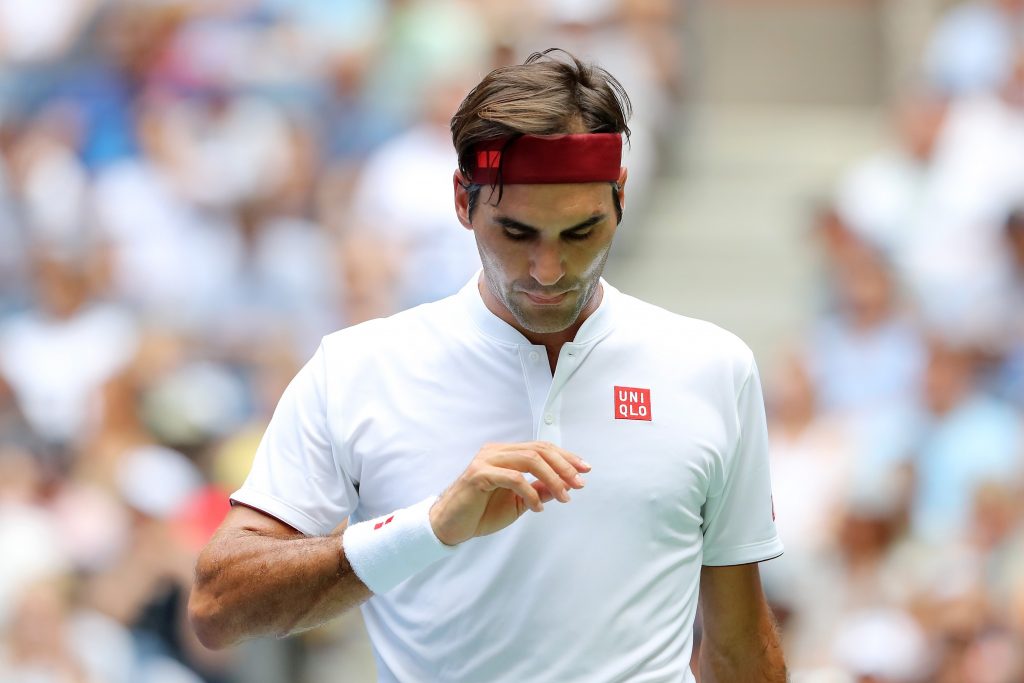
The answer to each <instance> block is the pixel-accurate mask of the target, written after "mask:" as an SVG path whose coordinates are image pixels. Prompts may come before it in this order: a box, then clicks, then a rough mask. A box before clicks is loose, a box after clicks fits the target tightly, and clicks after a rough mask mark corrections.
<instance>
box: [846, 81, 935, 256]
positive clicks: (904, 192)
mask: <svg viewBox="0 0 1024 683" xmlns="http://www.w3.org/2000/svg"><path fill="white" fill-rule="evenodd" d="M948 108H949V104H948V101H947V100H946V99H945V98H943V97H941V96H939V95H937V94H934V93H929V92H921V91H918V92H913V93H911V94H909V95H906V96H904V98H903V99H902V100H901V101H900V102H899V103H898V105H897V106H896V111H895V113H894V115H893V119H894V124H895V125H894V126H893V127H894V129H895V134H896V139H895V141H894V143H893V144H891V145H890V146H889V147H887V148H886V149H883V150H881V151H879V152H877V153H875V154H874V155H872V156H870V157H868V158H867V159H864V160H863V161H861V162H859V163H857V164H856V165H855V166H854V167H853V168H852V169H851V170H850V171H849V172H847V174H846V175H845V177H844V178H843V179H842V181H841V182H840V184H839V188H838V197H837V210H838V213H839V215H840V216H841V217H842V220H843V222H844V223H845V224H846V225H848V226H850V228H851V229H852V230H854V231H855V232H856V234H857V235H858V236H859V237H860V238H861V239H863V240H866V241H867V242H869V243H870V244H873V245H874V246H875V247H876V248H878V249H880V250H882V251H883V252H884V253H885V254H887V255H888V256H889V258H890V259H892V260H893V261H894V263H895V264H896V266H897V267H900V266H901V259H902V258H904V256H905V254H906V253H907V251H908V250H909V249H912V248H913V247H912V245H913V243H914V242H915V241H917V240H922V239H927V238H928V237H929V235H928V232H929V226H928V225H927V220H928V219H929V215H928V212H929V211H930V209H931V207H932V206H933V205H934V204H935V202H936V201H937V197H935V195H934V192H935V187H934V179H933V176H934V172H933V162H934V158H935V152H936V148H937V145H938V142H939V138H940V135H941V133H942V130H943V126H944V124H945V121H946V114H947V111H948Z"/></svg>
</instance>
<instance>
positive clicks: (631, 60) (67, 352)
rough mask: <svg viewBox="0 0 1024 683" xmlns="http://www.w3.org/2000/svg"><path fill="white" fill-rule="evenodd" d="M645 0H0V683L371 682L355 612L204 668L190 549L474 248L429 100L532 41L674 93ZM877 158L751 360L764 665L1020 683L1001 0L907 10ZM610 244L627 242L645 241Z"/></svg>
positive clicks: (662, 142) (1018, 278)
mask: <svg viewBox="0 0 1024 683" xmlns="http://www.w3.org/2000/svg"><path fill="white" fill-rule="evenodd" d="M683 19H684V17H683V16H682V15H681V10H680V5H679V3H676V2H672V1H671V0H557V1H548V2H542V1H541V0H523V1H521V2H517V3H507V2H502V1H501V0H487V1H479V0H478V1H475V2H469V1H468V0H390V1H388V2H384V1H381V0H205V1H204V0H191V1H188V0H33V1H32V2H26V1H25V0H0V682H2V683H8V682H10V683H14V682H17V683H22V682H24V683H178V682H179V681H180V682H181V683H194V682H196V681H207V682H210V683H221V682H223V683H233V682H241V681H245V682H246V683H250V682H251V683H274V682H277V681H296V682H299V683H321V682H323V683H328V682H334V681H363V680H372V678H373V674H372V671H373V668H372V666H373V665H372V661H370V660H369V659H368V654H367V650H366V644H365V637H364V636H363V635H362V631H361V629H360V626H359V623H358V616H357V615H349V616H348V617H346V618H343V619H341V620H339V621H337V622H335V623H333V624H332V625H330V626H328V627H326V628H324V629H320V630H317V631H313V632H310V633H307V634H304V635H303V636H301V637H298V638H292V639H287V640H276V639H272V638H271V639H262V640H257V641H253V642H251V643H247V644H244V645H243V646H241V647H239V648H235V649H233V650H229V651H226V652H220V653H211V652H208V651H205V650H203V649H202V648H201V647H200V646H199V645H198V644H197V642H196V641H195V639H194V637H193V636H192V635H191V632H190V630H189V629H188V627H187V625H186V624H185V621H184V610H183V608H184V602H185V599H186V597H187V593H188V590H189V584H190V582H191V578H192V577H191V572H192V565H193V562H194V558H195V554H196V553H197V551H198V549H199V548H200V547H202V545H203V544H204V543H205V541H206V540H207V539H208V538H209V536H210V534H211V533H212V530H213V529H214V528H215V527H216V526H217V524H218V523H219V522H220V520H221V519H222V518H223V515H224V514H225V513H226V510H227V494H228V493H230V492H231V491H232V490H234V489H235V488H236V487H237V486H238V485H239V484H240V483H241V481H242V479H243V478H244V476H245V474H246V473H247V471H248V466H249V463H250V460H251V457H252V454H253V452H254V450H255V446H256V443H257V442H258V440H259V438H260V436H261V433H262V430H263V428H264V426H265V424H266V421H267V420H268V419H269V415H270V413H271V411H272V410H273V407H274V405H275V403H276V401H277V399H278V397H279V396H280V394H281V392H282V390H283V388H284V386H285V385H286V384H287V382H288V381H289V380H290V379H291V377H292V376H293V374H294V373H295V371H296V370H297V368H298V367H299V366H300V365H301V364H302V363H303V362H304V361H305V360H306V359H307V358H308V357H309V356H310V355H311V354H312V352H313V351H314V349H315V348H316V345H317V343H318V341H319V339H320V337H321V336H322V335H324V334H326V333H329V332H331V331H333V330H335V329H338V328H340V327H343V326H346V325H351V324H354V323H357V322H359V321H362V320H365V319H368V318H371V317H375V316H379V315H385V314H388V313H390V312H393V311H396V310H399V309H402V308H405V307H408V306H412V305H415V304H418V303H421V302H424V301H429V300H432V299H436V298H438V297H441V296H444V295H446V294H448V293H450V292H452V291H454V290H455V289H457V288H458V287H459V286H461V285H462V284H463V283H464V282H465V281H466V280H467V279H468V278H469V277H470V276H471V274H472V273H473V272H474V271H475V270H476V268H477V267H478V261H477V256H476V252H475V249H474V245H473V241H472V237H471V235H470V234H469V233H468V232H467V231H465V230H463V229H462V228H461V227H460V226H459V224H458V222H457V221H456V220H455V216H454V212H453V210H452V205H451V173H452V172H453V170H454V168H455V159H454V152H453V150H452V148H451V142H450V137H449V134H448V131H447V121H448V117H449V116H450V114H451V113H452V111H453V110H454V108H455V106H456V105H457V103H458V102H459V100H460V99H461V97H462V96H463V95H464V94H465V92H466V91H467V89H468V88H469V87H471V86H472V85H473V84H474V83H475V82H476V81H477V80H478V79H479V78H480V77H481V76H482V75H483V74H484V73H486V72H487V71H488V70H489V69H490V68H493V67H494V66H498V65H501V64H506V63H510V62H514V61H521V60H522V58H523V57H524V56H525V55H527V54H528V53H529V52H530V51H532V50H535V49H542V48H545V47H548V46H551V45H558V46H561V47H565V48H566V49H569V50H572V51H574V52H576V53H577V54H579V55H581V56H584V57H587V58H590V59H594V60H596V61H598V62H600V63H601V64H603V65H604V66H606V67H607V68H608V69H609V70H610V71H611V72H612V73H614V74H616V75H617V76H618V77H619V78H620V79H621V80H622V81H623V83H624V85H625V87H626V90H627V91H628V92H629V93H630V95H631V97H632V98H633V101H634V107H635V112H636V118H635V119H634V120H633V121H632V122H631V127H632V128H633V131H634V134H633V146H632V147H631V148H630V149H629V150H628V151H627V154H628V161H627V163H628V164H629V166H630V177H631V179H632V180H631V183H630V185H631V188H632V189H631V202H630V212H629V214H628V218H627V220H630V221H637V222H641V221H642V218H643V215H642V211H641V210H640V209H642V207H643V205H644V201H643V194H644V192H649V191H651V190H652V189H654V187H655V185H656V183H655V178H656V176H657V174H658V172H659V170H662V169H663V168H664V167H665V164H666V163H668V161H667V159H666V158H664V156H663V157H658V156H657V151H658V150H664V149H669V148H671V146H672V145H673V144H674V141H675V140H676V138H677V137H678V136H679V134H680V133H679V123H678V121H679V119H680V117H679V107H680V103H681V102H682V101H683V100H684V96H685V89H684V87H683V85H684V84H685V83H686V78H685V77H684V76H685V75H686V73H685V68H688V67H689V65H688V64H686V62H685V60H684V58H683V57H684V52H683V50H682V48H681V43H680V36H681V35H682V32H681V30H680V23H681V22H682V21H683ZM896 100H897V101H896V103H895V105H894V107H893V111H892V123H893V125H892V142H891V145H890V146H889V147H887V148H885V149H882V150H880V151H879V152H878V153H876V154H874V155H872V156H871V157H869V158H867V159H863V160H861V161H859V162H857V163H855V164H853V165H852V166H851V167H850V168H849V170H848V172H847V173H845V174H844V176H843V177H842V179H841V180H840V181H839V183H838V185H837V187H836V191H835V192H834V193H833V194H832V195H831V196H830V197H829V198H828V199H827V200H825V201H822V202H821V203H820V205H819V206H818V207H816V211H815V215H814V227H813V230H812V233H811V236H812V238H813V240H814V242H815V244H816V245H817V246H818V249H819V254H820V261H821V264H822V267H821V275H820V277H819V281H818V287H817V290H816V292H815V293H814V295H813V299H814V300H815V302H816V306H817V311H818V314H817V316H816V318H815V322H814V324H813V325H812V326H811V328H810V329H808V330H805V331H804V333H803V334H802V335H801V338H800V343H799V344H796V345H794V348H793V349H792V352H791V353H790V354H788V355H787V357H786V360H785V361H784V362H782V363H779V364H778V367H776V368H773V371H772V372H771V373H770V374H768V376H766V378H765V379H766V381H765V386H766V393H767V395H766V400H767V405H768V411H769V431H770V436H771V442H772V449H773V452H772V458H773V479H774V487H775V496H774V499H775V506H776V511H777V523H778V525H779V528H780V533H781V534H782V536H783V539H784V542H785V544H786V548H787V551H786V554H785V555H784V556H783V557H781V558H779V559H777V560H774V561H772V562H769V563H766V564H765V565H764V566H763V573H764V577H765V582H766V586H767V590H768V593H769V597H770V599H771V601H772V603H773V606H774V607H775V609H776V612H777V614H778V615H779V617H780V620H781V622H782V625H783V629H784V636H785V638H786V650H787V654H788V659H789V662H790V667H791V670H792V672H793V679H794V681H797V683H800V682H809V681H813V682H816V683H817V682H822V683H831V682H833V681H834V682H837V683H846V682H854V683H924V682H926V681H927V682H932V681H934V682H936V683H1021V682H1022V681H1024V428H1022V424H1024V0H966V1H964V2H960V3H957V4H955V5H954V6H953V7H952V8H951V9H949V10H948V11H947V12H946V13H944V14H942V15H940V16H937V17H936V21H935V25H934V28H933V31H932V34H931V38H930V40H929V41H928V45H927V48H926V50H925V52H924V53H923V54H922V55H921V59H920V78H917V79H915V80H914V83H913V85H911V86H908V87H907V88H905V89H904V91H902V92H900V93H899V94H898V97H897V98H896ZM641 227H642V226H641Z"/></svg>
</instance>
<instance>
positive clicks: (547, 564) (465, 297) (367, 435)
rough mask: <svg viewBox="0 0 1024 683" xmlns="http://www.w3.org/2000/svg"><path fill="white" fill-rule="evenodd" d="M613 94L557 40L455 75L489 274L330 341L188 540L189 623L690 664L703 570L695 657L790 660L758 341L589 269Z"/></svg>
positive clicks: (774, 676)
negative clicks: (228, 497) (764, 584)
mask: <svg viewBox="0 0 1024 683" xmlns="http://www.w3.org/2000/svg"><path fill="white" fill-rule="evenodd" d="M549 52H550V51H549ZM628 112H629V102H628V99H627V98H626V96H625V93H624V92H623V91H622V89H621V86H619V84H618V82H617V81H616V80H615V79H614V78H613V77H612V76H610V75H609V74H608V73H607V72H605V71H603V70H602V69H600V68H597V67H594V66H590V65H585V64H582V63H580V62H579V61H578V60H576V59H575V58H572V57H569V58H567V59H564V60H558V59H554V58H551V57H550V56H548V53H544V54H543V55H541V54H535V55H533V56H531V57H530V58H529V59H528V60H527V61H526V63H525V64H523V65H520V66H513V67H507V68H502V69H497V70H495V71H493V72H492V73H491V74H489V75H488V76H487V77H486V78H484V80H483V81H482V82H481V83H480V84H479V85H478V86H477V87H476V88H475V89H474V90H473V91H472V92H470V94H469V95H468V96H467V97H466V99H465V100H464V101H463V103H462V105H461V106H460V108H459V111H458V112H457V113H456V114H455V116H454V118H453V119H452V133H453V139H454V142H455V147H456V149H457V151H458V155H459V170H458V171H457V172H456V173H455V178H454V189H455V210H456V213H457V214H458V217H459V220H460V221H461V222H462V224H463V225H464V226H465V227H466V228H467V229H469V230H472V231H473V233H474V236H475V238H476V241H477V245H478V248H479V251H480V256H481V261H482V263H483V270H482V273H481V276H480V277H479V278H474V279H473V280H472V281H471V282H470V283H469V284H468V285H466V287H465V288H464V289H463V290H462V291H461V292H460V293H458V294H457V295H455V296H453V297H450V298H447V299H444V300H442V301H439V302H437V303H433V304H427V305H425V306H421V307H418V308H415V309H412V310H410V311H406V312H404V313H400V314H398V315H396V316H392V317H390V318H386V319H383V320H375V321H370V322H368V323H364V324H362V325H357V326H354V327H350V328H348V329H346V330H343V331H341V332H338V333H335V334H333V335H330V336H328V337H326V338H325V339H324V342H323V344H322V345H321V347H320V349H319V350H318V351H317V353H316V355H315V356H314V357H313V359H312V360H311V361H310V362H309V364H307V365H306V367H305V368H303V370H302V371H300V373H299V374H298V376H297V377H296V378H295V380H294V381H293V382H292V384H291V385H290V386H289V388H288V390H287V391H286V392H285V394H284V396H283V397H282V399H281V403H280V405H279V406H278V408H277V412H276V413H275V416H274V418H273V420H272V422H271V424H270V427H269V428H268V430H267V433H266V435H265V436H264V439H263V442H262V444H261V446H260V448H259V451H258V453H257V456H256V461H255V464H254V465H253V470H252V473H251V474H250V476H249V479H248V480H247V481H246V483H245V485H244V486H243V487H242V488H241V489H240V490H239V491H237V492H236V493H235V494H234V496H233V500H234V502H235V503H236V505H235V506H234V507H233V509H232V512H231V514H230V515H229V517H228V519H227V520H226V521H225V522H224V525H223V527H222V528H221V530H220V531H219V532H218V533H217V535H216V536H215V537H214V539H213V540H212V541H211V542H210V545H209V546H208V547H207V549H206V550H205V551H204V552H203V554H202V557H201V558H200V560H199V563H198V567H197V571H196V576H197V580H196V587H195V590H194V592H193V595H192V599H191V604H190V610H191V617H192V621H193V623H194V624H195V627H196V630H197V632H198V633H199V636H200V639H201V640H202V641H203V642H204V643H205V644H207V645H208V646H212V647H223V646H226V645H229V644H231V643H233V642H235V641H237V640H239V639H241V638H244V637H247V636H253V635H259V634H268V633H272V634H287V633H291V632H293V631H296V630H299V629H303V628H308V627H311V626H315V625H317V624H320V623H322V622H324V621H326V620H327V619H330V618H331V617H333V616H335V615H337V614H339V613H340V612H342V611H344V610H346V609H349V608H351V607H353V606H355V605H357V604H362V605H363V614H364V616H365V619H366V625H367V629H368V631H369V634H370V638H371V641H372V642H373V645H374V651H375V655H376V659H377V667H378V674H379V676H380V679H381V680H382V681H411V682H417V683H419V682H425V681H470V682H473V683H477V682H484V681H487V682H493V681H516V682H522V681H558V682H560V683H564V682H567V681H587V682H593V681H693V680H694V679H693V676H692V674H691V673H690V670H689V661H690V655H691V648H692V641H691V632H692V626H693V621H694V617H695V614H696V610H697V598H698V586H699V595H700V598H701V602H702V605H703V624H704V638H703V645H702V648H701V668H702V672H703V677H702V680H703V681H704V682H705V683H706V682H708V681H782V680H784V679H785V667H784V664H783V662H782V655H781V651H780V648H779V644H778V637H777V635H776V633H775V629H774V627H773V625H772V621H771V617H770V615H769V611H768V609H767V607H766V605H765V600H764V597H763V595H762V593H761V587H760V580H759V576H758V570H757V564H756V563H757V562H758V561H761V560H764V559H768V558H771V557H774V556H777V555H779V554H780V553H781V552H782V545H781V543H780V541H779V539H778V537H777V535H776V532H775V525H774V522H773V520H772V509H771V493H770V483H769V476H768V458H767V453H766V429H765V418H764V408H763V402H762V398H761V391H760V384H759V381H758V377H757V372H756V369H755V367H754V362H753V358H752V356H751V353H750V351H749V350H748V349H747V348H746V346H744V345H743V343H742V342H740V341H739V340H738V339H737V338H735V337H734V336H732V335H730V334H728V333H726V332H724V331H722V330H720V329H718V328H716V327H714V326H712V325H709V324H707V323H703V322H699V321H695V320H691V319H688V318H683V317H681V316H676V315H673V314H670V313H668V312H666V311H663V310H661V309H658V308H655V307H653V306H650V305H648V304H645V303H642V302H640V301H638V300H636V299H633V298H631V297H628V296H626V295H624V294H621V293H619V292H618V291H616V290H615V289H614V288H612V287H611V286H610V285H608V284H607V283H606V282H604V281H603V280H602V279H601V278H600V276H601V272H602V270H603V268H604V264H605V260H606V259H607V256H608V252H609V249H610V247H611V243H612V237H613V235H614V233H615V230H616V227H617V225H618V222H619V219H620V217H621V216H620V213H621V207H622V205H623V203H624V199H625V194H624V188H625V183H626V171H625V169H621V168H620V166H619V164H620V159H621V151H622V140H621V135H622V134H627V135H628V128H627V127H626V117H627V115H628ZM394 191H395V192H400V191H401V188H394ZM545 361H546V362H545ZM474 454H475V455H474ZM439 491H443V492H442V493H441V494H440V496H439V497H438V498H436V499H435V498H434V497H433V496H434V495H435V494H437V493H438V492H439ZM570 492H571V494H572V498H573V499H572V501H571V502H570ZM552 500H557V501H559V502H560V503H562V504H561V505H557V506H550V505H548V506H545V503H548V502H550V501H552ZM346 518H350V522H349V524H348V526H347V527H339V526H337V525H343V523H344V522H345V520H346ZM336 527H337V528H336ZM332 529H333V531H332ZM339 537H340V542H339Z"/></svg>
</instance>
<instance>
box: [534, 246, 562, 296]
mask: <svg viewBox="0 0 1024 683" xmlns="http://www.w3.org/2000/svg"><path fill="white" fill-rule="evenodd" d="M563 275H565V267H564V264H563V263H562V252H561V250H560V249H559V248H558V244H557V243H556V244H544V243H542V244H540V245H538V246H537V248H536V249H534V251H533V254H532V255H531V260H530V276H531V277H533V279H534V280H536V281H537V282H538V283H539V284H541V285H543V286H545V287H550V286H551V285H554V284H556V283H557V282H558V281H559V280H561V279H562V276H563Z"/></svg>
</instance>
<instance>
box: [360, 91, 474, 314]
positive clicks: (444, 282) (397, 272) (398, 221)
mask: <svg viewBox="0 0 1024 683" xmlns="http://www.w3.org/2000/svg"><path fill="white" fill-rule="evenodd" d="M460 73H462V72H457V73H452V74H448V75H441V76H438V77H437V78H436V79H435V80H434V81H433V82H432V84H431V87H430V88H429V89H428V91H427V94H426V99H425V101H424V118H423V120H422V122H421V123H420V124H419V125H417V126H415V127H413V128H411V129H410V130H408V131H406V132H405V133H403V134H402V135H400V136H398V137H396V138H394V139H393V140H391V141H390V142H388V143H387V144H385V145H383V146H382V147H380V148H379V149H378V150H377V151H376V152H374V153H373V154H372V155H371V156H370V158H369V159H367V162H366V166H365V168H364V170H363V172H362V176H361V177H360V179H359V183H358V185H357V186H356V189H355V194H354V197H353V206H352V223H353V225H352V226H350V227H349V240H348V242H347V247H348V249H349V255H348V260H347V262H346V263H347V270H348V273H349V276H350V281H349V288H350V291H351V296H352V297H353V302H352V304H350V305H351V307H352V309H353V311H354V312H355V317H356V318H357V319H365V318H370V317H376V316H377V315H381V314H382V313H385V312H387V311H389V310H393V309H394V308H396V307H397V308H407V307H409V306H414V305H417V304H420V303H424V302H427V301H433V300H436V299H438V298H441V297H443V296H447V295H448V294H451V293H454V292H455V291H457V290H458V289H459V288H460V287H461V286H462V285H464V284H465V283H466V281H467V280H469V278H470V276H471V275H472V274H473V273H474V272H475V271H476V270H477V269H478V268H479V266H480V257H479V256H478V255H477V251H476V242H475V241H474V239H473V235H472V233H471V232H470V231H468V230H466V229H464V228H463V227H462V226H461V225H460V224H459V222H458V220H457V219H456V217H455V214H454V211H453V209H452V199H451V188H452V174H453V173H454V170H455V168H456V167H457V166H458V161H457V159H456V158H455V150H454V149H453V148H452V143H451V132H450V130H449V128H448V122H449V120H450V119H451V115H452V113H453V112H454V111H455V109H456V108H457V106H458V103H459V102H460V101H461V98H462V97H463V96H464V95H465V93H466V90H467V87H466V84H465V81H464V80H463V79H462V78H461V77H459V76H458V74H460Z"/></svg>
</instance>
